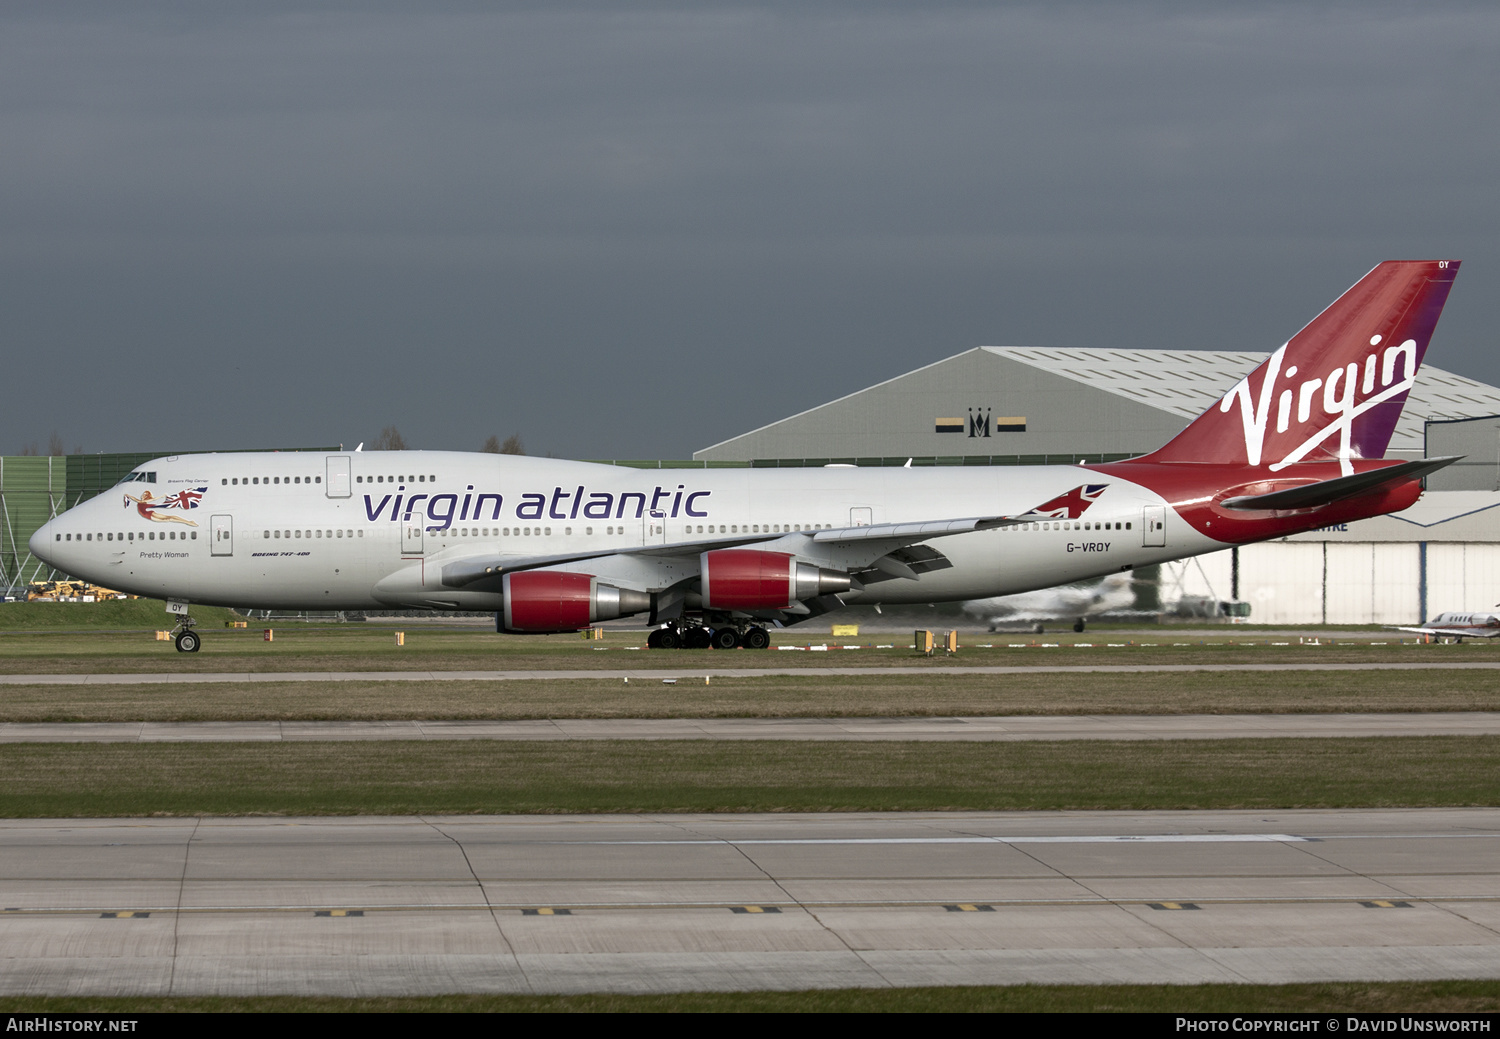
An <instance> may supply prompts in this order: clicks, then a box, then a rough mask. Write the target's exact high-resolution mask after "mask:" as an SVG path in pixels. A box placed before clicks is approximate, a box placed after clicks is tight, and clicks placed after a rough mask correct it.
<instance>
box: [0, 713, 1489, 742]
mask: <svg viewBox="0 0 1500 1039" xmlns="http://www.w3.org/2000/svg"><path fill="white" fill-rule="evenodd" d="M1496 734H1500V712H1495V711H1485V712H1479V711H1474V712H1446V713H1445V712H1433V713H1424V714H1396V713H1393V714H1097V715H1010V716H999V717H980V716H975V717H934V718H912V717H904V718H581V719H566V718H558V719H551V718H548V719H535V720H526V721H447V720H441V721H422V720H404V721H403V720H398V721H241V722H221V721H209V722H8V723H0V743H213V742H226V741H250V742H271V743H284V742H301V741H308V740H525V741H535V740H829V741H841V742H848V741H854V742H861V741H869V740H918V741H927V742H930V741H947V742H955V741H956V742H1000V743H1005V742H1020V741H1032V740H1212V739H1247V738H1264V739H1272V738H1286V737H1314V738H1315V737H1345V738H1348V737H1369V736H1493V735H1496Z"/></svg>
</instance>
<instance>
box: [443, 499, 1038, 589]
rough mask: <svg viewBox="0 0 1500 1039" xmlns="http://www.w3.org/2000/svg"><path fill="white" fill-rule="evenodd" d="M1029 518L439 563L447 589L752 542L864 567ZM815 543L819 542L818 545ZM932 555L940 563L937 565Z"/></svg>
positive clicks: (918, 559) (904, 568)
mask: <svg viewBox="0 0 1500 1039" xmlns="http://www.w3.org/2000/svg"><path fill="white" fill-rule="evenodd" d="M1029 521H1030V519H1029V518H1028V519H1024V520H1023V519H1019V518H1016V517H1012V516H972V517H968V518H963V519H944V520H923V521H918V522H911V523H876V524H870V525H866V526H859V527H837V528H832V529H827V530H816V531H814V530H808V531H791V532H787V533H769V534H751V535H748V536H747V535H744V534H740V535H736V536H732V537H718V538H705V539H700V540H697V541H679V542H675V543H673V544H670V545H632V546H629V547H623V548H615V547H612V548H607V549H600V550H599V551H596V552H573V553H568V554H563V555H550V556H511V555H504V556H502V555H494V556H482V557H470V558H468V559H461V560H457V561H455V562H452V563H449V564H447V565H446V566H444V567H443V584H445V585H447V586H448V587H450V588H463V587H466V586H468V585H471V584H473V583H474V582H476V581H483V580H484V579H486V578H491V579H493V578H498V577H503V576H504V575H505V574H510V573H515V572H517V571H520V570H538V569H541V568H543V567H549V566H560V565H562V564H564V563H577V562H583V561H585V560H589V559H603V558H605V557H607V556H631V555H634V556H678V557H681V556H690V557H694V558H696V557H697V556H698V554H699V553H700V552H710V551H713V550H715V549H724V548H745V547H748V546H751V545H759V546H763V547H770V546H772V545H773V544H774V543H778V542H779V543H780V544H778V545H776V547H775V551H787V552H790V553H791V554H793V555H801V554H809V555H820V554H822V551H826V550H831V549H839V550H841V551H840V552H839V555H840V556H841V557H842V558H841V560H840V561H841V562H843V563H846V564H847V565H848V566H849V567H851V568H859V569H863V568H865V567H868V566H871V565H877V561H881V560H883V558H884V557H887V556H890V555H892V554H893V553H898V552H899V550H901V549H905V548H907V547H908V546H911V545H916V544H918V543H919V542H923V541H930V540H931V539H933V538H940V537H947V536H949V535H952V534H968V533H972V532H973V531H976V530H992V529H994V528H996V527H1006V526H1011V525H1014V524H1018V523H1024V522H1029ZM814 546H817V547H816V549H815V548H814ZM932 557H936V559H939V560H941V561H942V562H941V563H937V564H936V565H934V563H936V560H935V559H933V558H932ZM944 565H951V564H948V563H947V560H946V559H945V558H943V557H942V556H941V554H940V553H937V552H935V551H931V552H918V553H915V558H913V559H905V558H900V557H898V558H895V559H893V560H891V561H890V562H889V563H886V564H885V565H884V566H883V567H882V569H883V570H884V571H885V572H886V573H888V574H890V576H895V577H911V578H915V577H917V576H918V575H919V574H920V573H921V572H923V571H925V570H930V569H938V568H941V567H942V566H944Z"/></svg>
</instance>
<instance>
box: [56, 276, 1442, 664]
mask: <svg viewBox="0 0 1500 1039" xmlns="http://www.w3.org/2000/svg"><path fill="white" fill-rule="evenodd" d="M1457 273H1458V262H1457V261H1449V260H1433V261H1393V262H1388V263H1382V264H1381V265H1380V266H1378V267H1376V268H1375V269H1374V270H1373V271H1371V272H1370V273H1369V274H1367V275H1366V276H1365V277H1364V278H1362V279H1361V280H1360V281H1359V282H1358V284H1356V285H1355V286H1354V287H1353V288H1351V289H1349V290H1348V291H1347V292H1345V293H1344V294H1343V295H1342V296H1340V297H1339V299H1338V300H1336V301H1335V302H1334V303H1333V304H1332V305H1331V306H1330V307H1329V308H1328V309H1327V310H1325V311H1324V312H1323V313H1322V314H1320V315H1319V316H1318V317H1317V318H1315V319H1314V320H1313V321H1312V322H1311V323H1310V324H1309V325H1307V327H1305V328H1304V329H1302V331H1300V332H1298V333H1297V334H1296V335H1295V336H1293V337H1292V338H1291V339H1290V340H1289V341H1288V342H1287V343H1286V344H1285V345H1283V346H1282V347H1281V348H1280V349H1278V350H1277V351H1276V352H1275V353H1273V354H1272V355H1271V356H1270V357H1269V358H1268V359H1267V360H1266V361H1265V363H1264V364H1262V365H1261V366H1260V367H1258V368H1257V369H1255V371H1253V372H1251V373H1250V374H1248V375H1247V376H1246V377H1245V378H1244V379H1242V380H1240V382H1239V383H1237V384H1236V385H1235V386H1234V388H1233V389H1231V390H1230V391H1229V393H1228V394H1226V395H1225V396H1224V398H1223V399H1222V400H1221V401H1220V402H1219V403H1218V404H1216V405H1215V406H1213V407H1211V408H1210V409H1209V410H1208V411H1206V412H1205V413H1204V414H1202V415H1201V416H1199V417H1198V418H1197V419H1196V420H1194V421H1193V423H1192V424H1191V425H1189V426H1188V427H1187V429H1185V430H1184V431H1183V432H1182V433H1181V434H1179V435H1178V436H1177V437H1175V438H1174V439H1173V440H1172V441H1171V442H1169V443H1168V444H1167V445H1166V446H1164V447H1162V448H1161V449H1159V450H1157V451H1155V452H1153V453H1152V454H1149V455H1145V456H1143V457H1140V458H1135V459H1130V460H1128V461H1123V462H1111V463H1107V464H1100V465H1076V466H1035V467H1024V468H1021V467H1017V468H1011V467H985V468H981V467H953V468H904V469H897V468H866V469H859V468H827V469H694V470H675V471H674V470H665V471H663V470H639V469H626V468H620V467H615V466H608V465H594V464H590V463H586V462H570V461H558V460H555V459H543V458H525V457H519V456H510V455H488V454H456V453H447V452H432V451H382V452H370V453H364V452H358V451H355V452H348V453H335V454H311V453H288V454H227V455H215V454H207V455H182V456H172V457H168V458H160V459H157V460H155V461H153V462H149V463H147V464H145V465H142V466H140V467H139V468H138V469H137V470H136V471H134V472H132V473H130V474H129V475H128V476H127V477H126V478H125V480H124V481H123V482H122V484H121V485H120V486H119V487H117V488H116V489H115V490H114V491H113V492H110V493H106V494H101V495H99V496H98V497H96V498H93V499H91V500H89V501H87V502H84V503H83V504H81V505H79V506H78V507H77V508H74V509H70V510H69V511H67V512H65V513H63V514H62V515H60V516H58V517H57V518H56V519H54V520H52V521H51V522H49V523H47V524H46V525H45V526H43V527H42V528H41V529H40V530H38V531H37V533H36V534H35V536H33V537H32V539H31V551H32V553H33V554H34V555H35V556H36V557H37V558H38V559H41V560H43V561H45V562H46V563H47V564H48V565H50V566H53V567H56V568H57V569H59V570H62V571H64V572H66V573H69V574H72V575H75V576H78V577H82V578H86V579H87V580H90V581H94V582H96V583H98V584H101V585H105V586H107V587H109V588H116V589H119V590H121V591H126V592H131V593H134V594H137V595H144V596H152V597H156V598H162V599H165V600H167V603H168V609H169V610H171V611H173V612H175V613H178V614H179V615H180V616H181V617H182V618H183V619H182V627H181V629H180V631H179V632H178V634H177V639H176V641H177V648H178V649H179V650H182V651H185V652H191V651H194V650H196V649H198V647H199V645H200V642H199V636H198V634H197V632H195V631H194V630H193V628H192V622H191V621H190V620H188V619H187V616H186V614H187V609H188V605H189V604H191V603H207V604H218V605H224V606H237V607H254V608H267V609H272V608H274V609H296V610H303V609H305V610H336V609H349V610H359V609H385V608H412V607H415V608H425V609H438V610H493V611H495V618H496V627H497V629H498V630H500V631H505V632H538V633H540V632H562V631H574V630H578V629H580V628H583V627H586V626H588V625H589V624H592V623H594V622H597V621H603V620H609V619H611V618H615V617H624V616H634V615H645V617H646V618H647V619H648V621H649V623H650V624H651V625H653V626H654V627H655V629H656V630H655V631H653V633H652V635H651V637H650V644H651V645H652V646H654V647H661V648H671V647H678V646H687V647H708V646H714V647H717V648H722V649H728V648H733V647H735V646H747V647H751V648H763V647H765V646H766V645H767V644H768V642H769V636H768V634H767V631H766V627H767V626H769V625H775V624H792V623H796V622H797V621H799V620H804V619H806V618H808V617H812V616H816V615H819V614H823V613H827V612H828V611H831V610H836V609H838V608H839V607H841V606H844V605H846V604H854V603H863V604H879V603H928V602H944V601H962V600H967V599H980V598H988V597H991V596H998V595H1008V594H1011V593H1015V592H1024V591H1029V590H1032V589H1036V588H1049V587H1052V586H1054V585H1058V584H1066V583H1071V582H1077V581H1083V580H1090V579H1096V578H1099V577H1102V576H1104V575H1107V574H1111V573H1122V572H1125V571H1129V570H1132V569H1134V568H1136V567H1140V566H1146V565H1149V564H1152V563H1160V562H1164V561H1166V560H1170V559H1179V558H1182V557H1185V556H1191V555H1197V554H1199V553H1203V552H1213V551H1215V550H1218V549H1221V548H1224V547H1226V546H1229V545H1240V544H1246V543H1249V542H1254V541H1263V540H1266V539H1269V538H1275V537H1282V536H1285V535H1288V534H1295V533H1298V532H1300V531H1305V530H1311V529H1314V528H1317V527H1326V526H1329V525H1331V524H1335V523H1347V522H1350V521H1352V520H1358V519H1364V518H1366V517H1369V516H1378V515H1382V514H1384V513H1389V512H1396V511H1398V510H1401V509H1404V508H1407V507H1408V506H1410V505H1411V504H1412V503H1413V502H1415V501H1416V500H1417V498H1418V497H1419V496H1420V494H1421V484H1420V479H1421V477H1422V476H1423V475H1425V474H1426V473H1429V472H1431V471H1433V470H1434V469H1437V468H1439V467H1441V466H1443V465H1446V464H1448V463H1449V462H1451V461H1454V459H1451V458H1436V459H1418V460H1394V459H1386V458H1383V457H1382V455H1383V454H1384V452H1385V449H1386V445H1387V444H1388V443H1389V441H1390V437H1391V432H1392V430H1393V429H1394V427H1395V425H1396V420H1397V418H1398V417H1399V415H1400V413H1401V408H1402V405H1403V404H1404V403H1405V401H1406V396H1407V393H1408V391H1409V390H1410V389H1411V386H1412V382H1413V378H1414V376H1415V375H1416V371H1417V367H1418V366H1419V365H1420V364H1421V363H1422V358H1423V356H1424V355H1425V353H1426V350H1427V344H1428V342H1429V340H1430V339H1431V337H1432V332H1433V328H1434V327H1435V326H1436V324H1437V319H1438V315H1439V313H1440V312H1441V311H1442V308H1443V303H1444V302H1445V300H1446V299H1447V297H1448V291H1449V289H1450V288H1451V286H1452V284H1453V279H1454V276H1455V275H1456V274H1457Z"/></svg>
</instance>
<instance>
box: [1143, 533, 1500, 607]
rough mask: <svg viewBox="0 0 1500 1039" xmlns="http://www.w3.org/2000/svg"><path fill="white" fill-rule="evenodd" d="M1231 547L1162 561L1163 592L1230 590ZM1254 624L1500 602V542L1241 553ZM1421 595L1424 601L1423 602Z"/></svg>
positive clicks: (1249, 548) (1287, 545)
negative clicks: (1187, 557)
mask: <svg viewBox="0 0 1500 1039" xmlns="http://www.w3.org/2000/svg"><path fill="white" fill-rule="evenodd" d="M1232 565H1233V564H1232V555H1231V552H1230V551H1229V550H1225V551H1223V552H1214V553H1212V554H1210V555H1206V556H1199V557H1198V558H1196V559H1184V560H1180V561H1178V562H1176V563H1167V564H1164V565H1163V566H1162V568H1161V581H1162V586H1161V589H1162V590H1161V594H1162V597H1163V599H1164V600H1165V601H1166V602H1168V603H1170V602H1172V601H1173V600H1174V599H1175V598H1176V597H1177V596H1179V595H1192V596H1206V597H1208V598H1212V599H1228V598H1230V597H1231V587H1232V584H1233V575H1232ZM1239 597H1240V598H1241V599H1243V600H1244V601H1246V602H1248V603H1250V611H1251V612H1250V622H1251V623H1253V624H1323V623H1327V624H1416V623H1419V622H1421V621H1422V620H1425V619H1426V618H1427V617H1428V616H1432V615H1435V614H1437V613H1440V612H1442V611H1444V610H1457V611H1471V610H1492V609H1494V608H1495V607H1496V604H1497V603H1500V545H1497V544H1454V543H1439V542H1429V543H1422V542H1407V543H1390V542H1374V543H1369V542H1353V543H1349V542H1345V543H1339V542H1333V541H1327V542H1290V541H1273V542H1269V543H1266V544H1261V545H1246V546H1244V547H1243V548H1241V549H1240V550H1239ZM1424 599H1425V601H1424Z"/></svg>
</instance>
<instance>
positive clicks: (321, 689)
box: [0, 670, 1500, 722]
mask: <svg viewBox="0 0 1500 1039" xmlns="http://www.w3.org/2000/svg"><path fill="white" fill-rule="evenodd" d="M1497 710H1500V670H1496V671H1477V672H1475V671H1448V670H1434V671H1407V672H1401V673H1400V675H1399V677H1398V678H1396V679H1394V680H1393V679H1391V678H1390V677H1389V676H1385V675H1378V674H1371V673H1369V672H1350V671H1291V672H1257V671H1250V672H1228V673H1217V674H1214V675H1213V676H1212V678H1211V680H1209V678H1208V676H1206V675H1204V674H1202V673H1197V672H1186V673H1182V672H1172V673H1145V674H1098V673H1082V674H1072V675H1067V676H1059V675H1055V674H1040V675H1037V674H1018V675H994V674H973V675H968V674H956V675H954V674H934V675H931V676H923V675H893V674H882V673H881V672H880V671H879V670H872V671H871V672H870V673H869V674H868V675H858V676H839V675H832V676H822V675H817V676H815V675H806V676H803V675H787V676H767V677H753V676H751V677H744V676H728V677H724V676H721V677H716V678H714V679H713V680H712V682H711V683H710V684H707V685H705V684H704V682H703V679H702V677H701V676H699V677H698V678H696V679H683V680H681V681H679V682H678V683H677V684H675V685H663V684H662V683H661V682H660V681H644V680H640V679H637V680H636V681H633V682H630V683H628V684H627V683H626V682H624V681H623V680H622V679H620V678H618V677H614V678H605V677H602V676H601V677H600V678H597V679H547V680H541V681H534V680H526V679H517V680H509V681H499V682H451V681H431V682H429V681H415V682H222V683H221V682H215V683H202V684H191V683H173V684H149V685H62V686H58V685H0V722H43V721H45V722H85V721H89V722H102V721H231V720H240V721H254V720H277V721H310V720H337V719H359V720H389V719H409V718H422V719H479V718H484V719H522V718H684V717H691V718H724V717H760V718H794V717H800V718H833V717H846V718H847V717H912V716H929V717H930V716H943V715H1013V714H1074V715H1076V714H1189V713H1192V714H1197V713H1202V714H1251V713H1308V712H1366V711H1497Z"/></svg>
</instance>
